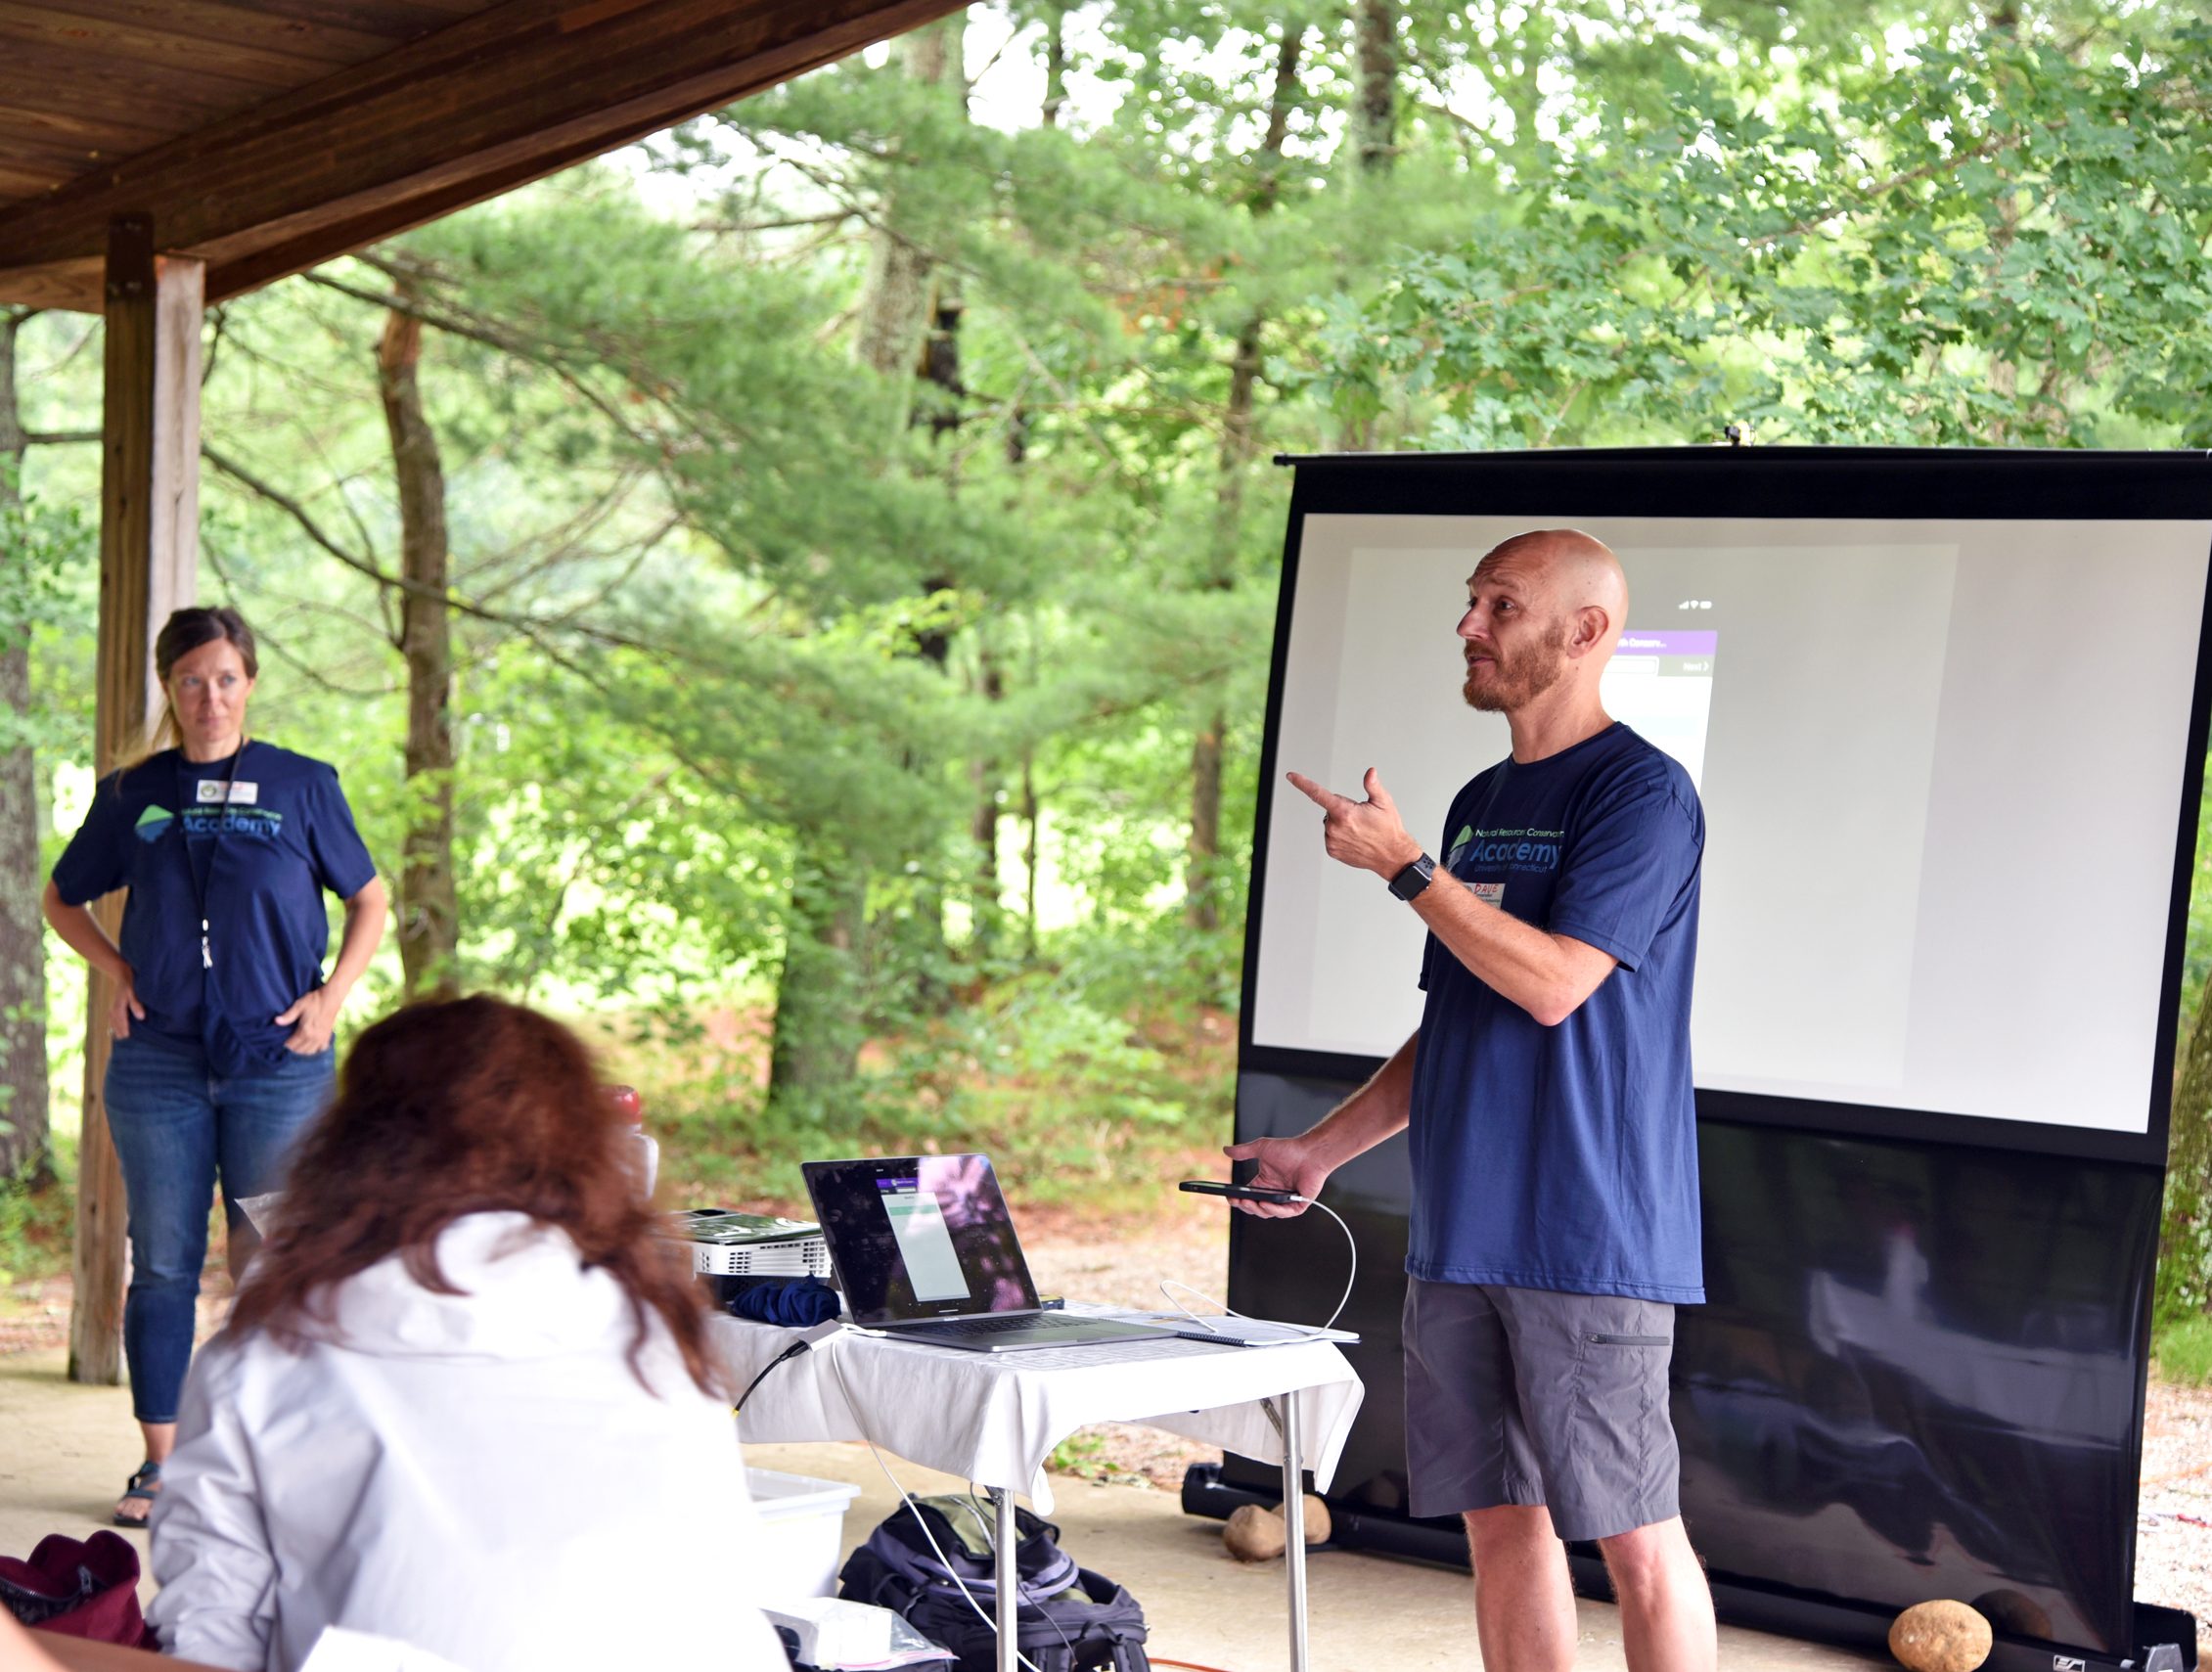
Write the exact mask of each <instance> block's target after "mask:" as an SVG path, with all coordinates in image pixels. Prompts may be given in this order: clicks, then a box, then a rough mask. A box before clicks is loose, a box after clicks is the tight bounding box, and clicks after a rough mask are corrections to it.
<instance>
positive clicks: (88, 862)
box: [54, 742, 377, 1074]
mask: <svg viewBox="0 0 2212 1672" xmlns="http://www.w3.org/2000/svg"><path fill="white" fill-rule="evenodd" d="M234 758H235V760H236V770H235V772H234V770H233V760H234ZM226 779H230V780H231V781H232V782H231V786H230V789H229V791H227V792H226V791H225V789H224V781H225V780H226ZM226 793H227V795H228V799H227V800H226V799H225V796H226ZM195 866H197V867H198V868H199V872H200V875H201V877H202V878H203V879H204V880H205V884H206V896H205V897H206V902H207V912H206V916H207V925H208V927H207V943H208V951H209V954H210V956H211V957H212V959H213V965H214V967H213V968H212V969H207V968H203V965H202V962H201V957H200V917H201V912H200V905H199V891H198V889H197V888H196V886H195V883H194V878H193V868H194V867H195ZM376 874H377V868H376V866H375V864H374V863H372V862H371V860H370V858H369V850H368V849H367V848H366V847H364V846H362V844H361V836H360V833H359V832H358V831H356V830H355V829H354V828H353V813H352V810H351V809H350V808H348V807H347V806H346V804H345V796H344V795H343V793H341V792H340V791H339V787H338V771H337V769H336V768H335V767H331V766H327V765H325V764H324V763H323V762H322V761H319V760H311V759H309V758H308V757H307V756H306V755H303V754H293V752H292V751H291V750H290V749H281V748H278V747H276V746H274V745H272V744H263V743H250V742H249V743H248V744H247V745H246V746H245V750H244V752H243V753H242V754H240V755H238V756H236V757H232V756H228V755H226V756H225V757H224V758H223V759H221V760H210V761H200V762H194V761H188V760H186V759H185V758H184V753H183V751H182V750H181V749H164V750H163V751H162V752H161V753H159V754H158V755H155V756H154V757H153V758H152V759H150V760H147V761H145V762H143V763H141V764H140V765H138V766H135V767H133V768H131V770H130V771H128V772H124V773H119V774H117V773H111V774H109V776H107V777H106V778H103V779H102V780H101V781H100V787H99V789H98V790H97V791H95V792H94V794H93V797H92V809H91V811H90V812H88V813H86V814H85V816H84V823H83V825H81V826H80V827H79V828H78V830H77V834H76V835H75V836H71V837H70V838H69V845H68V848H67V849H65V850H64V852H63V854H62V858H61V862H60V863H59V864H57V865H56V866H55V867H54V886H55V889H56V890H57V891H58V892H59V893H60V895H61V896H62V900H63V902H64V903H65V904H67V905H71V906H81V905H83V904H85V903H86V902H87V901H91V900H96V899H98V898H99V897H100V896H101V895H103V894H106V893H109V892H112V891H113V890H114V889H116V888H122V887H128V888H129V889H130V899H129V901H128V902H127V903H126V904H125V905H124V907H123V929H122V934H121V937H120V940H119V944H120V946H121V948H122V954H123V957H124V959H125V960H126V961H127V962H128V963H129V965H130V967H131V975H132V979H133V982H134V984H135V986H136V988H137V991H138V1002H139V1003H140V1004H141V1005H142V1006H144V1007H145V1010H146V1018H145V1020H143V1021H135V1020H134V1021H133V1022H132V1023H131V1033H132V1035H133V1036H134V1037H135V1036H136V1035H137V1034H138V1033H139V1032H140V1030H141V1029H143V1030H145V1031H146V1032H148V1033H151V1034H153V1035H155V1036H156V1037H158V1038H162V1039H169V1040H173V1041H176V1042H178V1043H182V1044H193V1043H198V1044H201V1045H203V1046H205V1048H206V1050H207V1053H208V1062H209V1063H210V1065H211V1066H213V1067H214V1069H215V1070H216V1071H217V1072H218V1073H226V1074H250V1073H253V1072H255V1071H256V1069H259V1068H268V1067H275V1066H278V1065H280V1064H282V1063H283V1062H284V1061H285V1041H286V1040H287V1039H288V1038H290V1037H291V1034H292V1027H291V1026H289V1025H287V1026H283V1027H280V1026H278V1025H277V1024H276V1021H275V1019H274V1018H275V1017H277V1016H278V1015H280V1014H281V1013H282V1012H284V1011H287V1010H290V1009H291V1008H292V1005H293V1001H294V1000H295V999H297V998H298V997H299V996H300V995H301V994H302V993H306V992H309V991H311V990H312V989H314V988H316V987H320V986H321V985H322V984H323V955H324V954H325V953H326V952H327V951H328V950H329V949H330V918H329V916H328V914H327V912H326V911H325V909H324V905H323V890H324V889H326V888H328V889H329V890H330V891H331V892H332V893H334V894H336V895H338V896H339V898H340V899H350V898H352V897H353V896H354V895H355V894H358V893H359V892H360V891H361V890H362V889H363V888H366V887H367V886H368V885H369V882H370V881H371V880H372V879H373V878H374V877H375V876H376Z"/></svg>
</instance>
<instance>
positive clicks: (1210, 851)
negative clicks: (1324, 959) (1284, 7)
mask: <svg viewBox="0 0 2212 1672" xmlns="http://www.w3.org/2000/svg"><path fill="white" fill-rule="evenodd" d="M1304 40H1305V29H1304V26H1303V25H1302V24H1300V23H1296V22H1294V21H1293V22H1287V23H1285V24H1284V25H1283V41H1282V45H1281V47H1280V48H1279V49H1278V51H1277V53H1276V59H1275V86H1274V90H1273V92H1272V93H1271V94H1270V96H1269V100H1268V113H1267V133H1266V136H1265V137H1264V138H1263V139H1262V140H1261V141H1260V154H1261V156H1262V157H1263V158H1266V159H1267V162H1266V169H1265V171H1264V172H1263V173H1262V175H1261V178H1260V181H1259V184H1258V186H1257V187H1256V188H1255V189H1254V192H1253V195H1252V212H1253V213H1254V214H1255V215H1258V214H1265V213H1267V212H1268V210H1270V209H1272V208H1273V207H1274V206H1275V201H1276V197H1277V195H1278V192H1279V186H1278V183H1277V180H1276V176H1275V172H1274V165H1275V164H1276V163H1279V162H1281V161H1282V159H1283V142H1284V139H1285V137H1286V136H1287V134H1288V132H1289V127H1290V110H1291V107H1292V105H1293V104H1294V103H1295V102H1296V100H1297V94H1298V59H1299V54H1300V51H1301V49H1302V46H1303V42H1304ZM1266 327H1267V320H1266V318H1265V316H1264V315H1261V314H1258V313H1254V314H1253V315H1252V316H1251V317H1250V318H1248V319H1247V320H1245V321H1244V324H1243V328H1242V329H1241V330H1240V331H1239V332H1238V333H1237V343H1236V346H1235V348H1234V349H1233V350H1232V351H1231V353H1230V359H1229V401H1228V405H1227V408H1226V410H1225V411H1224V412H1223V414H1222V426H1221V459H1220V470H1221V485H1220V487H1219V488H1218V490H1217V491H1216V493H1215V496H1214V533H1213V556H1214V566H1213V572H1212V574H1210V575H1209V576H1208V577H1207V579H1206V585H1207V586H1209V587H1211V588H1214V589H1216V590H1218V591H1222V592H1226V591H1228V590H1229V589H1230V588H1232V587H1234V586H1235V585H1236V584H1237V553H1238V547H1239V545H1240V543H1241V538H1242V533H1243V523H1244V478H1245V477H1246V476H1247V475H1248V474H1250V471H1251V464H1252V452H1253V448H1252V401H1253V394H1254V391H1255V390H1256V388H1257V386H1258V384H1259V373H1260V334H1261V333H1262V332H1263V331H1264V330H1265V329H1266ZM1228 734H1229V714H1228V711H1227V710H1226V709H1225V708H1224V707H1223V706H1222V705H1221V704H1220V703H1219V702H1218V701H1216V702H1215V703H1214V704H1213V706H1212V707H1211V708H1210V709H1209V710H1208V712H1207V713H1206V715H1205V717H1204V719H1202V720H1201V721H1200V722H1199V724H1198V728H1197V732H1196V736H1195V737H1194V738H1193V739H1192V741H1191V839H1190V845H1189V847H1188V848H1187V849H1186V850H1185V864H1184V867H1183V892H1184V907H1183V920H1184V922H1186V923H1187V924H1189V925H1190V926H1192V927H1194V928H1197V929H1204V930H1207V931H1209V932H1210V931H1211V930H1214V929H1217V928H1219V927H1220V926H1221V901H1220V891H1219V888H1218V887H1217V883H1218V882H1219V881H1220V879H1219V877H1218V876H1217V875H1216V873H1217V871H1218V870H1219V861H1220V858H1221V764H1222V755H1223V750H1224V746H1225V744H1226V741H1227V738H1228Z"/></svg>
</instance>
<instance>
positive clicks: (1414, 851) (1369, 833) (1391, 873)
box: [1287, 766, 1421, 881]
mask: <svg viewBox="0 0 2212 1672" xmlns="http://www.w3.org/2000/svg"><path fill="white" fill-rule="evenodd" d="M1287 776H1288V778H1289V780H1290V782H1291V783H1292V784H1293V785H1295V786H1296V787H1297V789H1298V791H1299V793H1300V794H1302V795H1304V796H1305V797H1306V798H1307V799H1309V800H1310V801H1312V802H1313V803H1314V805H1315V806H1317V807H1319V808H1320V809H1321V828H1322V845H1323V846H1324V847H1325V848H1327V849H1328V852H1329V857H1330V858H1332V859H1334V860H1339V861H1341V862H1342V863H1343V864H1346V865H1354V866H1357V867H1359V869H1360V870H1362V871H1372V872H1374V873H1375V874H1376V875H1377V877H1380V878H1382V879H1383V880H1384V881H1388V880H1389V879H1390V878H1392V877H1395V876H1397V875H1398V873H1399V872H1401V871H1403V870H1405V868H1406V867H1407V866H1409V865H1411V864H1412V863H1413V862H1414V861H1415V860H1417V859H1419V858H1420V857H1421V843H1420V842H1418V841H1416V840H1414V838H1413V837H1412V836H1409V835H1407V833H1406V826H1405V821H1404V820H1402V819H1400V818H1399V817H1398V803H1397V802H1395V801H1393V800H1391V799H1390V791H1387V790H1385V789H1383V788H1382V775H1381V774H1380V773H1379V772H1377V771H1376V770H1375V768H1374V767H1372V766H1371V767H1369V768H1368V769H1367V777H1366V778H1365V779H1364V780H1362V781H1361V787H1362V788H1363V789H1364V790H1366V791H1367V799H1366V800H1364V801H1355V800H1353V799H1352V798H1351V797H1350V796H1349V795H1339V794H1337V793H1336V791H1333V790H1329V789H1325V788H1323V787H1322V786H1321V785H1319V784H1316V783H1315V782H1314V781H1313V780H1312V779H1310V778H1308V777H1306V776H1305V775H1304V774H1303V773H1297V772H1293V773H1290V774H1288V775H1287Z"/></svg>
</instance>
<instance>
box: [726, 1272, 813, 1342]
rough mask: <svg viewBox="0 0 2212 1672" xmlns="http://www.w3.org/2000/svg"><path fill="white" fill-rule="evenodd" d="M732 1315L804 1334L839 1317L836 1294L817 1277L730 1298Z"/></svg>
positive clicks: (762, 1286) (763, 1286)
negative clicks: (814, 1326)
mask: <svg viewBox="0 0 2212 1672" xmlns="http://www.w3.org/2000/svg"><path fill="white" fill-rule="evenodd" d="M730 1311H731V1312H732V1313H733V1314H735V1315H736V1316H737V1317H740V1318H750V1319H752V1320H753V1321H754V1322H755V1323H758V1324H780V1325H782V1326H783V1327H784V1328H785V1329H787V1330H804V1329H807V1328H809V1327H810V1326H812V1325H815V1324H827V1323H828V1322H829V1321H830V1320H831V1319H833V1318H835V1316H836V1315H837V1291H836V1290H835V1289H834V1288H831V1287H830V1286H829V1285H828V1284H826V1283H824V1282H823V1281H822V1280H821V1279H820V1278H818V1277H802V1278H795V1279H793V1280H792V1281H791V1282H790V1283H761V1284H754V1285H753V1286H752V1287H751V1288H746V1289H744V1290H742V1291H741V1292H739V1293H737V1294H734V1295H732V1296H731V1297H730Z"/></svg>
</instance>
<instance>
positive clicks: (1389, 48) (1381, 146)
mask: <svg viewBox="0 0 2212 1672" xmlns="http://www.w3.org/2000/svg"><path fill="white" fill-rule="evenodd" d="M1353 27H1354V28H1355V29H1356V30H1357V32H1358V37H1359V49H1358V56H1359V86H1358V89H1357V92H1356V95H1355V97H1354V98H1353V101H1352V134H1353V142H1354V146H1355V151H1356V155H1357V157H1358V158H1359V166H1360V172H1361V173H1362V174H1385V173H1388V172H1389V169H1390V165H1391V163H1392V162H1394V161H1396V160H1397V156H1398V5H1397V0H1355V4H1354V7H1353Z"/></svg>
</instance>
